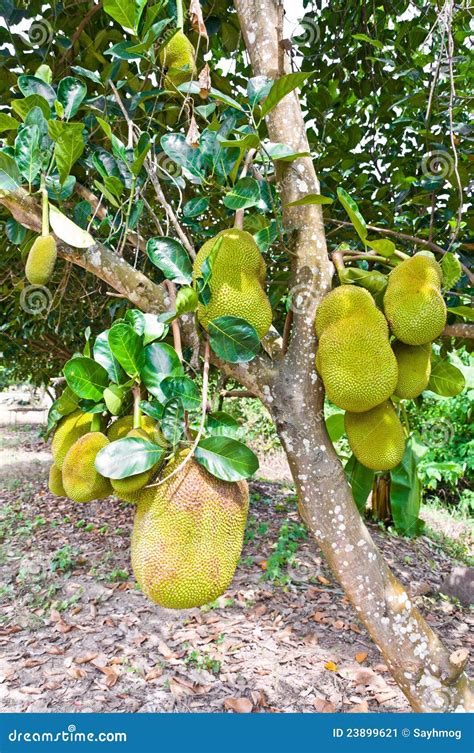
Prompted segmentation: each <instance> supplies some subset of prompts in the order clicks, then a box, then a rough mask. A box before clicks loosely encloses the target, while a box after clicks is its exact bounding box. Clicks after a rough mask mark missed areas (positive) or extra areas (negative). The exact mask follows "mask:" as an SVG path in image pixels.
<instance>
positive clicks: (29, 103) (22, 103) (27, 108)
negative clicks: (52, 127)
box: [12, 94, 51, 120]
mask: <svg viewBox="0 0 474 753" xmlns="http://www.w3.org/2000/svg"><path fill="white" fill-rule="evenodd" d="M35 107H39V108H40V110H41V112H42V113H43V115H44V117H45V118H49V116H50V114H51V109H50V107H49V105H48V103H47V101H46V100H45V99H44V97H40V96H39V95H38V94H30V96H29V97H25V99H14V100H13V101H12V110H13V111H14V112H16V114H17V115H19V116H20V118H21V119H22V120H25V118H26V116H27V115H28V113H29V112H31V110H34V108H35Z"/></svg>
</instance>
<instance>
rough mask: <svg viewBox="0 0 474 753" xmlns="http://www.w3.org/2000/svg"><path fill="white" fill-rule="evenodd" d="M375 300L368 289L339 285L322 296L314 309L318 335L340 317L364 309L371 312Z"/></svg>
mask: <svg viewBox="0 0 474 753" xmlns="http://www.w3.org/2000/svg"><path fill="white" fill-rule="evenodd" d="M374 306H375V301H374V299H373V298H372V296H371V295H370V293H369V291H368V290H365V289H364V288H359V287H357V286H356V285H340V286H339V287H338V288H334V290H331V292H330V293H328V294H327V295H326V296H324V298H323V300H322V301H321V303H320V304H319V306H318V309H317V311H316V319H315V321H314V327H315V330H316V334H317V336H318V337H321V335H322V333H323V330H324V329H325V328H326V327H327V326H328V325H329V324H334V323H335V322H337V321H339V320H340V319H346V318H347V317H350V316H353V315H357V314H361V313H363V312H364V311H367V312H371V311H373V309H374Z"/></svg>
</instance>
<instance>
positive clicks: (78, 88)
mask: <svg viewBox="0 0 474 753" xmlns="http://www.w3.org/2000/svg"><path fill="white" fill-rule="evenodd" d="M86 94H87V86H86V85H85V84H84V83H83V82H82V81H80V80H79V79H78V78H74V76H66V78H63V79H62V80H61V81H60V82H59V86H58V101H59V102H60V103H61V105H62V106H63V108H64V115H63V117H64V118H65V119H66V120H69V119H70V118H73V117H74V115H75V114H76V113H77V111H78V110H79V108H80V106H81V104H82V102H83V100H84V98H85V96H86Z"/></svg>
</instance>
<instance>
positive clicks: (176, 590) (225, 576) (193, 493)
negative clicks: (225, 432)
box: [131, 452, 248, 609]
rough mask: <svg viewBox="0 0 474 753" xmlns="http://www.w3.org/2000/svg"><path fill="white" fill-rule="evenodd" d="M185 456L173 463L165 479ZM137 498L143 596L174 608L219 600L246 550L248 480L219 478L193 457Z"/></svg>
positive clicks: (136, 560) (135, 538)
mask: <svg viewBox="0 0 474 753" xmlns="http://www.w3.org/2000/svg"><path fill="white" fill-rule="evenodd" d="M185 456H186V452H184V453H180V454H179V455H178V456H177V457H176V458H175V460H174V461H172V462H171V463H170V464H168V466H166V468H165V469H164V471H163V473H162V478H164V477H165V476H167V475H169V474H170V473H172V472H173V470H176V469H177V468H178V465H179V464H180V463H181V462H182V461H183V459H184V457H185ZM136 500H137V502H138V506H137V512H136V515H135V522H134V527H133V533H132V549H131V559H132V567H133V572H134V574H135V577H136V579H137V581H138V584H139V586H140V588H141V589H142V591H143V592H144V594H145V595H146V596H148V598H150V599H151V600H152V601H154V602H156V603H158V604H160V605H161V606H163V607H167V608H170V609H188V608H190V607H196V606H201V605H203V604H207V603H209V602H210V601H214V600H215V599H216V598H217V597H218V596H220V595H221V594H222V593H223V592H224V591H225V590H226V588H227V587H228V585H229V583H230V581H231V580H232V577H233V575H234V572H235V569H236V567H237V563H238V560H239V557H240V553H241V550H242V543H243V537H244V530H245V523H246V519H247V511H248V487H247V484H246V482H245V481H239V482H237V483H229V482H227V481H220V480H219V479H217V478H215V477H214V476H212V475H211V474H210V473H208V472H207V471H206V470H205V469H204V468H203V467H202V466H201V465H199V463H197V462H196V461H195V460H194V459H192V460H190V461H189V462H188V463H187V465H186V466H185V467H184V468H183V470H182V471H180V472H178V473H177V474H176V476H173V477H172V478H170V479H169V480H168V481H165V482H164V483H163V484H162V485H161V486H155V487H153V486H152V487H148V488H145V489H143V490H142V491H141V492H138V493H137V495H136Z"/></svg>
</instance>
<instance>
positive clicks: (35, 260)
mask: <svg viewBox="0 0 474 753" xmlns="http://www.w3.org/2000/svg"><path fill="white" fill-rule="evenodd" d="M57 255H58V252H57V249H56V241H55V240H54V238H53V236H52V235H46V236H40V237H39V238H36V240H35V242H34V243H33V245H32V247H31V248H30V252H29V254H28V259H27V260H26V267H25V275H26V279H27V280H28V282H29V283H30V284H31V285H46V283H47V282H48V280H49V278H50V277H51V275H52V274H53V270H54V265H55V263H56V258H57Z"/></svg>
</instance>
